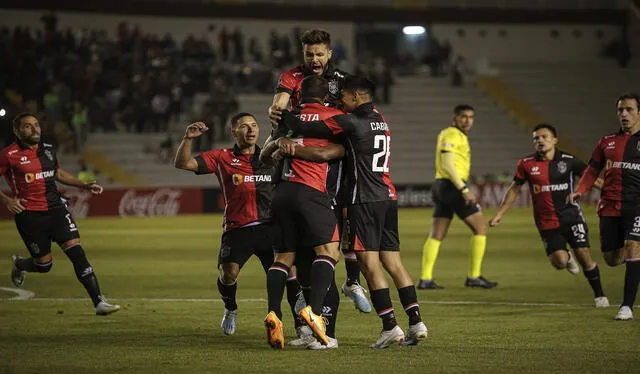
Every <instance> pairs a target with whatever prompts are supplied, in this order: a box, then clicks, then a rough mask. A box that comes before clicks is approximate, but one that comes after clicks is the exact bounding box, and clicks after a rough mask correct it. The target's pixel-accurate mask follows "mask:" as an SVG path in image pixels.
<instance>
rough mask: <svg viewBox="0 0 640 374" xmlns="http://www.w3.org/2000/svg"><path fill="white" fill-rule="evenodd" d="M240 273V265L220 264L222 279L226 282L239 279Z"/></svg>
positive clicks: (229, 282) (230, 282)
mask: <svg viewBox="0 0 640 374" xmlns="http://www.w3.org/2000/svg"><path fill="white" fill-rule="evenodd" d="M238 274H240V266H238V264H234V263H227V264H222V265H220V280H221V281H222V283H224V284H232V283H234V282H235V281H236V279H238Z"/></svg>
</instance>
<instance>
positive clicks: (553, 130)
mask: <svg viewBox="0 0 640 374" xmlns="http://www.w3.org/2000/svg"><path fill="white" fill-rule="evenodd" d="M542 129H547V130H549V131H551V133H552V134H553V137H554V138H557V137H558V131H557V130H556V128H555V127H553V126H551V125H550V124H548V123H540V124H537V125H536V127H534V128H533V132H536V131H538V130H542Z"/></svg>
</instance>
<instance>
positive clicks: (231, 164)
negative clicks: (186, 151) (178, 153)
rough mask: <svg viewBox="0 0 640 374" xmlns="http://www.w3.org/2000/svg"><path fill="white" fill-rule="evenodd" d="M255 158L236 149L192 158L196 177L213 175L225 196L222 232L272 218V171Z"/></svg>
mask: <svg viewBox="0 0 640 374" xmlns="http://www.w3.org/2000/svg"><path fill="white" fill-rule="evenodd" d="M259 155H260V148H259V147H257V146H256V150H255V153H254V154H246V155H245V154H242V152H241V151H240V149H239V148H238V147H237V146H234V147H233V148H232V149H214V150H211V151H207V152H204V153H202V154H200V155H198V156H196V157H195V159H196V161H197V162H198V170H197V171H196V174H211V173H213V174H215V175H216V177H218V182H219V183H220V188H221V189H222V194H223V196H224V203H225V208H224V222H223V225H222V227H223V229H224V231H229V230H232V229H235V228H238V227H243V226H248V225H255V224H259V223H263V222H266V221H268V220H269V219H270V218H271V212H270V207H271V191H272V186H271V173H272V172H273V168H272V167H271V166H268V165H265V164H263V163H262V162H260V160H259Z"/></svg>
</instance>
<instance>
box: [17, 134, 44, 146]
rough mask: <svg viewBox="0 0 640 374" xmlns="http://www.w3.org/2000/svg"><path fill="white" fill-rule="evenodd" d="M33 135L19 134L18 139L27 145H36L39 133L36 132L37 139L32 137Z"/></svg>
mask: <svg viewBox="0 0 640 374" xmlns="http://www.w3.org/2000/svg"><path fill="white" fill-rule="evenodd" d="M34 137H35V135H31V136H21V137H20V141H21V142H22V143H24V144H26V145H29V146H31V145H36V144H38V143H40V138H41V135H40V134H38V135H37V139H34Z"/></svg>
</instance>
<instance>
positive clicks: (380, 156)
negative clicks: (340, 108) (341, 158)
mask: <svg viewBox="0 0 640 374" xmlns="http://www.w3.org/2000/svg"><path fill="white" fill-rule="evenodd" d="M283 123H284V125H286V126H288V127H289V128H290V129H291V130H292V131H293V132H294V133H300V134H303V135H304V136H308V137H317V138H327V139H328V138H331V137H334V136H337V135H342V136H343V137H344V141H343V144H344V145H345V148H346V151H347V160H346V161H345V162H346V163H347V166H346V168H347V170H348V175H347V186H346V189H347V190H346V193H348V194H349V199H348V203H349V204H359V203H366V202H375V201H385V200H397V196H396V189H395V187H394V185H393V183H392V182H391V174H390V167H391V133H390V131H389V124H388V123H387V122H386V121H385V119H384V117H383V116H382V114H381V113H380V112H379V111H378V110H377V109H376V108H375V105H374V104H373V103H372V102H370V103H366V104H362V105H360V106H359V107H358V108H356V109H355V110H354V111H353V113H351V114H341V115H337V116H334V117H331V118H329V119H327V120H324V121H314V122H306V123H305V122H302V121H300V120H299V119H298V118H296V117H295V116H294V115H292V114H287V113H285V114H284V115H283Z"/></svg>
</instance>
